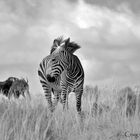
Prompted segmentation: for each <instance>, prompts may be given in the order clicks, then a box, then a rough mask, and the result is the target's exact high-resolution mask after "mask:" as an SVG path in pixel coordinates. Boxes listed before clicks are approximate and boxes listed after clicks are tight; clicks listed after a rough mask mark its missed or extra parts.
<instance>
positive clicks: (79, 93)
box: [75, 89, 83, 114]
mask: <svg viewBox="0 0 140 140" xmlns="http://www.w3.org/2000/svg"><path fill="white" fill-rule="evenodd" d="M82 94H83V89H79V90H78V89H77V90H75V96H76V109H77V112H78V114H80V113H81V98H82Z"/></svg>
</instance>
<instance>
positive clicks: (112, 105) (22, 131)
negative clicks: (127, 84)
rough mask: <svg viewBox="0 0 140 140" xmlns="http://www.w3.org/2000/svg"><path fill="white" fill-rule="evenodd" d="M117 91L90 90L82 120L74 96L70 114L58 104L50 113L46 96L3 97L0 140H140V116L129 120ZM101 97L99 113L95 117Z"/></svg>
mask: <svg viewBox="0 0 140 140" xmlns="http://www.w3.org/2000/svg"><path fill="white" fill-rule="evenodd" d="M117 91H119V89H106V88H104V89H101V90H99V89H97V88H94V89H93V88H88V87H87V88H86V90H85V92H84V95H83V98H82V110H83V111H82V113H81V116H80V115H78V114H77V113H76V109H75V98H74V95H73V94H71V95H70V97H69V110H68V111H62V105H61V104H58V106H57V108H56V110H55V112H54V113H53V114H50V113H49V111H48V110H47V104H46V101H45V99H44V96H43V94H42V95H41V94H38V95H35V96H33V95H32V100H31V101H28V100H25V99H18V100H17V99H15V100H11V101H9V100H8V99H6V98H4V97H1V100H0V140H135V139H140V119H139V117H138V114H137V113H135V114H134V115H133V116H131V117H126V115H125V114H126V113H125V108H126V107H125V105H122V108H121V109H120V107H118V106H117V105H116V101H117V100H116V99H117V96H118V95H119V94H118V92H117ZM97 93H98V94H99V97H98V110H97V114H94V108H93V103H94V101H95V96H96V95H97ZM119 96H120V95H119ZM124 104H125V103H124ZM137 105H138V104H137ZM136 108H139V107H137V106H136ZM100 110H101V111H100ZM138 110H139V109H138Z"/></svg>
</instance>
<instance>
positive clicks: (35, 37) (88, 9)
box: [0, 0, 140, 93]
mask: <svg viewBox="0 0 140 140" xmlns="http://www.w3.org/2000/svg"><path fill="white" fill-rule="evenodd" d="M139 7H140V1H139V0H61V1H57V0H0V77H1V79H0V80H1V81H2V80H5V79H6V78H7V77H9V76H17V77H27V78H28V79H29V83H30V90H31V92H32V93H36V92H42V88H41V85H40V83H39V79H38V75H37V69H38V65H39V63H40V61H41V60H42V58H44V57H45V56H46V55H48V54H49V51H50V47H51V45H52V42H53V40H54V38H56V37H58V36H61V35H63V36H64V37H65V38H67V37H70V38H71V41H75V42H76V43H78V44H79V45H80V46H81V49H79V50H78V51H77V52H76V55H78V56H79V58H80V59H81V62H82V64H83V67H84V69H85V75H86V77H85V84H93V85H95V84H104V85H105V84H114V83H119V84H122V85H123V84H126V85H127V84H137V83H139V81H140V62H139V60H140V54H139V53H140V18H139V17H140V8H139Z"/></svg>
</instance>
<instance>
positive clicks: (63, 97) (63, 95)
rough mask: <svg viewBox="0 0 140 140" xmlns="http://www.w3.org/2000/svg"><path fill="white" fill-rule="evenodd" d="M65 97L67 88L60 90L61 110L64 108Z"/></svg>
mask: <svg viewBox="0 0 140 140" xmlns="http://www.w3.org/2000/svg"><path fill="white" fill-rule="evenodd" d="M66 97H67V89H63V90H62V92H61V102H62V104H63V110H66Z"/></svg>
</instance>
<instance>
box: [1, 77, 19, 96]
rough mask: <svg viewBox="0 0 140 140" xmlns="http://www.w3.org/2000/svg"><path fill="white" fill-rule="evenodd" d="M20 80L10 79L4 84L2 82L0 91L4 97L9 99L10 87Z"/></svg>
mask: <svg viewBox="0 0 140 140" xmlns="http://www.w3.org/2000/svg"><path fill="white" fill-rule="evenodd" d="M16 80H18V78H16V77H9V78H8V79H6V80H5V81H3V82H0V91H1V92H2V94H3V95H5V96H7V97H8V93H9V90H10V87H11V86H12V84H13V82H15V81H16Z"/></svg>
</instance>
